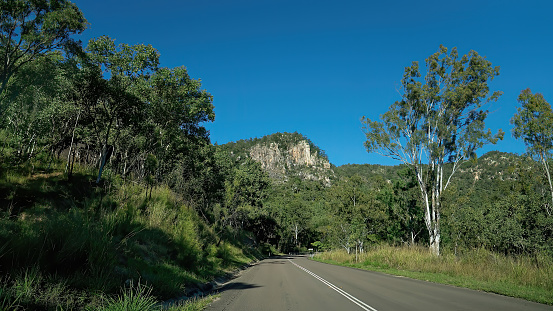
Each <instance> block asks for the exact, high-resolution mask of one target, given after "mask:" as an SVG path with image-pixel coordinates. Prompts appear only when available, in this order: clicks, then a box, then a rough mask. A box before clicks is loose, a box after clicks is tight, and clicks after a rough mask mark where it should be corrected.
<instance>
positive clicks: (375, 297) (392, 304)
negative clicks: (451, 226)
mask: <svg viewBox="0 0 553 311" xmlns="http://www.w3.org/2000/svg"><path fill="white" fill-rule="evenodd" d="M219 292H220V293H221V298H219V299H218V300H216V301H214V302H213V303H212V304H211V305H210V306H209V307H207V309H206V310H210V311H216V310H217V311H218V310H226V311H239V310H240V311H259V310H321V311H322V310H340V311H353V310H355V311H359V310H365V311H388V310H424V311H433V310H503V311H510V310H512V311H515V310H517V311H519V310H549V311H553V306H547V305H542V304H538V303H534V302H529V301H525V300H521V299H516V298H510V297H505V296H500V295H495V294H489V293H484V292H479V291H474V290H469V289H464V288H457V287H453V286H448V285H440V284H435V283H430V282H424V281H418V280H413V279H409V278H403V277H396V276H391V275H386V274H382V273H376V272H370V271H362V270H358V269H352V268H347V267H340V266H333V265H328V264H324V263H320V262H315V261H311V260H308V259H307V258H305V257H302V256H283V257H277V258H271V259H266V260H263V261H261V262H259V263H258V264H256V265H255V266H253V267H251V268H249V269H248V270H246V271H245V272H244V273H243V274H242V275H241V276H240V277H238V278H236V279H234V280H233V281H231V282H229V283H227V284H226V285H225V286H223V287H222V288H221V289H220V290H219Z"/></svg>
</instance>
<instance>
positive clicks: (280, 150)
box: [223, 133, 334, 184]
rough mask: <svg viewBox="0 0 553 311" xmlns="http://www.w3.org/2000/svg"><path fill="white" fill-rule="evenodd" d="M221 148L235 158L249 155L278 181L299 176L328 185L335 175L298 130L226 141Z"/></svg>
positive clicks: (326, 159)
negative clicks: (296, 131) (233, 141)
mask: <svg viewBox="0 0 553 311" xmlns="http://www.w3.org/2000/svg"><path fill="white" fill-rule="evenodd" d="M223 148H225V149H227V150H229V151H230V153H231V155H233V156H234V157H237V158H238V159H240V158H241V157H249V158H251V159H252V160H254V161H256V162H259V163H260V164H261V167H262V168H263V169H264V170H266V171H267V172H268V174H269V176H270V177H271V178H272V179H274V180H277V181H286V180H288V179H289V178H291V177H299V178H302V179H310V180H322V181H323V182H324V183H325V184H330V179H331V178H332V177H333V176H334V172H333V171H332V166H331V164H330V162H329V161H328V158H327V157H326V155H325V154H324V152H323V151H322V150H320V149H319V148H318V147H317V146H316V145H314V144H313V143H312V142H311V141H310V140H309V139H307V138H306V137H305V136H303V135H301V134H298V133H292V134H290V133H276V134H272V135H269V136H265V137H262V138H254V139H249V140H242V141H238V142H236V143H229V144H226V145H223Z"/></svg>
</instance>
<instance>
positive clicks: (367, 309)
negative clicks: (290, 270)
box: [288, 259, 377, 311]
mask: <svg viewBox="0 0 553 311" xmlns="http://www.w3.org/2000/svg"><path fill="white" fill-rule="evenodd" d="M288 261H289V262H291V263H292V264H293V265H294V266H296V267H298V268H300V269H302V270H303V271H305V272H307V273H308V274H310V275H311V276H312V277H314V278H316V279H317V280H319V281H321V282H323V283H324V284H326V285H328V287H330V288H332V289H333V290H335V291H336V292H338V293H339V294H340V295H342V296H344V297H346V298H347V299H349V300H350V301H351V302H353V303H354V304H356V305H358V306H359V307H360V308H361V309H363V310H365V311H377V310H376V309H375V308H373V307H371V306H369V305H368V304H366V303H364V302H363V301H361V300H359V299H357V298H355V297H354V296H352V295H350V294H349V293H347V292H346V291H344V290H343V289H341V288H339V287H338V286H336V285H334V284H332V283H330V282H329V281H327V280H325V279H323V278H322V277H320V276H318V275H316V274H315V273H313V272H311V271H309V270H307V269H305V268H304V267H302V266H300V265H298V264H297V263H295V262H293V261H292V260H290V259H288Z"/></svg>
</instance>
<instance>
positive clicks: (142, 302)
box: [87, 283, 161, 311]
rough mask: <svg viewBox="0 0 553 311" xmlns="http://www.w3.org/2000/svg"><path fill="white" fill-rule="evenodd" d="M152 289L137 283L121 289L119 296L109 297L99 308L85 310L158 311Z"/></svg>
mask: <svg viewBox="0 0 553 311" xmlns="http://www.w3.org/2000/svg"><path fill="white" fill-rule="evenodd" d="M151 292H152V289H151V288H148V287H147V286H145V285H143V284H140V283H138V285H136V287H135V286H133V284H131V286H130V287H129V288H125V289H123V292H122V294H121V295H120V296H117V297H109V298H106V299H105V302H104V303H103V304H102V306H101V307H98V306H95V307H94V308H87V310H101V311H151V310H160V309H161V308H160V307H158V306H157V301H156V299H155V298H154V297H152V295H151Z"/></svg>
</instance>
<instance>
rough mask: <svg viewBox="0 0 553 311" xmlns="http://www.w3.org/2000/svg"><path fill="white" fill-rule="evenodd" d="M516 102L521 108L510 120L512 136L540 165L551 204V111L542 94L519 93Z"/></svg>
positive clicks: (526, 91)
mask: <svg viewBox="0 0 553 311" xmlns="http://www.w3.org/2000/svg"><path fill="white" fill-rule="evenodd" d="M518 102H519V104H520V105H521V107H518V108H517V112H518V113H516V114H515V115H514V116H513V118H511V124H513V125H514V126H515V127H514V128H513V136H514V137H515V138H517V139H522V140H523V141H524V144H525V145H526V151H527V152H528V154H529V155H531V156H532V157H534V158H535V159H536V160H537V161H539V162H540V163H541V164H542V167H543V169H544V171H545V175H546V178H547V181H548V183H549V193H550V197H551V200H552V203H553V184H552V183H551V172H550V169H549V160H550V159H551V151H553V110H552V109H551V105H550V104H549V103H548V102H547V101H546V100H545V98H543V95H542V94H539V93H536V94H532V91H531V90H530V89H526V90H523V91H522V92H520V95H519V96H518ZM552 206H553V205H550V204H546V205H545V209H546V212H547V214H548V215H551V209H552Z"/></svg>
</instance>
